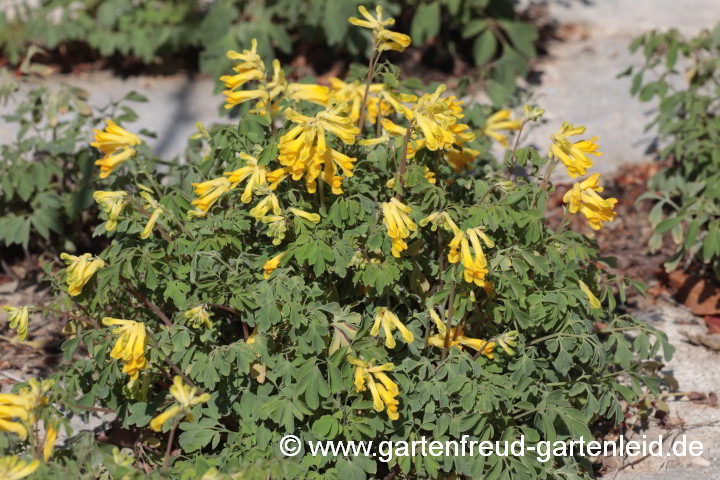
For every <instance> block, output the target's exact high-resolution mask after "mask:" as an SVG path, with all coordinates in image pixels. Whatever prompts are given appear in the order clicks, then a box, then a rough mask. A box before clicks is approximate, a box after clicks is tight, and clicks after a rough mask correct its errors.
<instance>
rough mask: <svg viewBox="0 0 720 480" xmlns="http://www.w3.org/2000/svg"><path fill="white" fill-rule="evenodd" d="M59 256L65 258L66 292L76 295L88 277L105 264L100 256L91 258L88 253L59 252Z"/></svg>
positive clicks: (80, 291)
mask: <svg viewBox="0 0 720 480" xmlns="http://www.w3.org/2000/svg"><path fill="white" fill-rule="evenodd" d="M60 258H61V259H62V260H65V263H66V264H67V265H68V268H67V284H68V293H69V294H70V296H72V297H76V296H78V295H80V294H81V293H82V289H83V287H84V286H85V284H86V283H87V282H88V281H89V280H90V278H91V277H92V276H93V275H94V274H95V272H97V271H98V270H99V269H101V268H103V267H104V266H105V262H104V261H103V260H102V259H101V258H97V257H96V258H93V256H92V255H91V254H89V253H85V254H83V255H80V256H79V257H78V256H75V255H70V254H69V253H61V254H60Z"/></svg>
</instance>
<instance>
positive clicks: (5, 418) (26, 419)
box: [0, 378, 53, 440]
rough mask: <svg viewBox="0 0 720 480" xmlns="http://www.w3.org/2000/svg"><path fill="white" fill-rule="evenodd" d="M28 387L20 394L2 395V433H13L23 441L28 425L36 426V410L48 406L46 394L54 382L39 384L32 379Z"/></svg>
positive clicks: (0, 430)
mask: <svg viewBox="0 0 720 480" xmlns="http://www.w3.org/2000/svg"><path fill="white" fill-rule="evenodd" d="M28 385H29V386H28V387H25V388H23V389H21V390H20V391H19V392H18V393H0V432H12V433H14V434H16V435H17V436H18V437H20V439H21V440H25V439H26V438H27V435H28V428H27V427H26V425H34V424H35V421H36V410H37V409H38V408H40V407H42V406H45V405H47V403H48V399H47V397H46V396H45V394H46V393H47V392H48V391H49V390H50V388H51V387H52V385H53V381H52V380H44V381H42V382H38V381H37V380H36V379H34V378H31V379H29V380H28ZM13 419H17V421H13Z"/></svg>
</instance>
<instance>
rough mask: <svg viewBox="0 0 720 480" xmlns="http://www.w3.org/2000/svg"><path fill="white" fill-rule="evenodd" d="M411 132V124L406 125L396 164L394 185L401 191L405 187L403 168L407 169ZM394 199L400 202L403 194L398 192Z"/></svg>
mask: <svg viewBox="0 0 720 480" xmlns="http://www.w3.org/2000/svg"><path fill="white" fill-rule="evenodd" d="M412 132H413V124H412V123H411V124H410V125H408V127H407V130H406V131H405V139H404V140H403V151H402V157H401V158H400V162H399V163H398V169H397V173H396V174H395V184H396V185H400V189H401V190H402V189H403V188H404V187H405V179H404V177H405V168H406V167H407V156H408V146H409V144H410V136H411V135H412ZM395 198H397V199H398V200H402V198H403V194H402V193H400V192H398V193H396V194H395Z"/></svg>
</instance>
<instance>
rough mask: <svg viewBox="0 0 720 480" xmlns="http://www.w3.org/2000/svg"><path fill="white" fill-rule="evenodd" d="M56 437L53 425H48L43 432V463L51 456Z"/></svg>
mask: <svg viewBox="0 0 720 480" xmlns="http://www.w3.org/2000/svg"><path fill="white" fill-rule="evenodd" d="M56 438H57V430H56V429H55V428H54V427H53V426H50V428H48V430H47V433H46V434H45V445H44V446H43V458H44V459H45V463H47V461H48V460H50V457H52V453H53V447H54V446H55V439H56Z"/></svg>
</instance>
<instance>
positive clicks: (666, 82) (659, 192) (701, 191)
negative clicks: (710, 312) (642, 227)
mask: <svg viewBox="0 0 720 480" xmlns="http://www.w3.org/2000/svg"><path fill="white" fill-rule="evenodd" d="M630 49H631V50H632V51H636V50H640V49H641V50H642V53H643V55H644V56H645V63H644V64H643V65H642V67H640V68H639V69H638V70H637V71H636V72H635V73H634V76H633V79H632V89H631V93H632V94H633V95H636V96H637V97H638V98H639V99H640V100H641V101H643V102H649V101H651V100H653V99H657V100H658V101H659V107H658V109H657V110H656V115H655V118H654V119H653V121H652V122H651V123H650V125H649V126H648V127H656V128H657V132H658V137H659V140H660V145H661V148H660V150H659V151H658V153H657V155H658V159H659V160H660V161H662V162H665V163H666V166H665V167H664V168H663V169H662V170H661V171H660V172H658V173H657V174H656V175H655V176H654V177H653V178H652V179H651V180H650V183H649V189H650V192H649V193H646V194H644V195H643V196H642V197H641V200H642V199H651V200H653V201H655V202H656V203H655V205H654V207H653V208H652V210H651V212H650V223H651V224H652V227H653V230H654V235H653V236H652V237H651V238H650V248H651V249H653V250H657V249H659V248H660V246H661V245H662V238H663V236H664V235H667V234H668V233H669V234H670V235H671V236H672V239H673V241H674V242H675V244H676V245H677V248H676V251H675V253H674V254H673V255H672V256H671V257H670V258H668V259H667V262H666V263H665V268H666V270H667V271H672V270H674V269H676V268H677V267H678V266H686V267H687V266H689V265H690V264H692V263H693V262H695V264H696V265H699V266H701V267H702V269H704V270H706V272H707V273H708V274H712V272H714V275H715V276H716V278H719V279H720V150H718V148H717V145H718V139H720V117H719V116H718V113H719V112H720V89H718V81H719V80H720V24H718V25H716V26H715V28H713V29H712V30H709V31H708V30H705V31H702V32H700V33H699V34H698V35H697V36H696V37H693V38H685V37H684V36H683V35H682V34H680V32H678V31H677V30H674V29H673V30H670V31H668V32H659V31H652V32H648V33H646V34H644V35H642V36H640V37H638V38H636V39H635V40H634V41H633V43H632V44H631V46H630ZM626 74H628V75H630V74H632V69H629V70H628V71H627V72H626Z"/></svg>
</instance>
